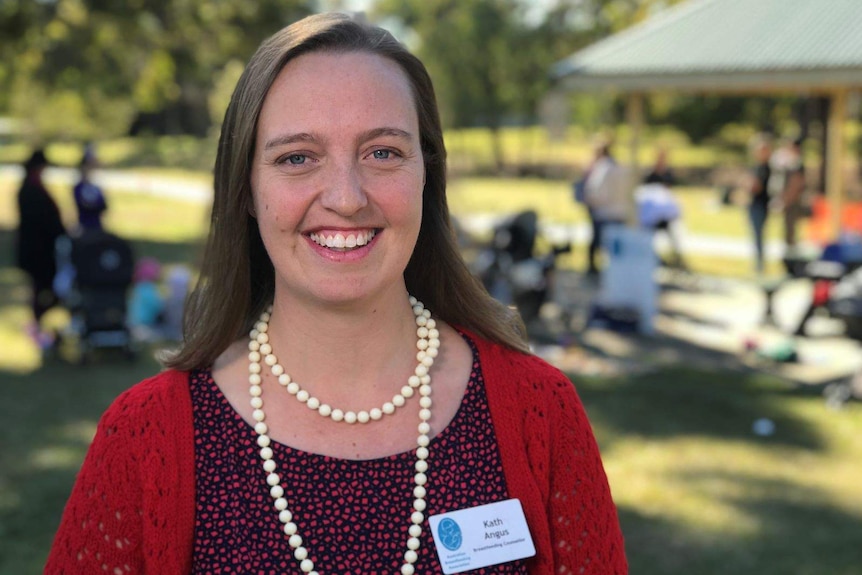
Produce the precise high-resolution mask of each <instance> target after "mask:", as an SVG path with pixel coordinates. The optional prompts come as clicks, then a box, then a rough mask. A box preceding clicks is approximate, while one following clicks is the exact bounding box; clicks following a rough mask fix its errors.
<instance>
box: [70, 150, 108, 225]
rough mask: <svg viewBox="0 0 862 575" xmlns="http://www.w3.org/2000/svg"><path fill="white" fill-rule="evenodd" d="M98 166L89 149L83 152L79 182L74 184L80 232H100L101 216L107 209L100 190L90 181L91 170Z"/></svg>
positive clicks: (93, 154)
mask: <svg viewBox="0 0 862 575" xmlns="http://www.w3.org/2000/svg"><path fill="white" fill-rule="evenodd" d="M97 165H98V161H97V160H96V155H95V153H94V152H93V149H92V148H91V147H89V146H88V147H87V148H86V150H85V151H84V157H83V158H82V159H81V166H80V170H81V180H80V181H79V182H78V183H77V184H75V188H74V190H73V191H74V194H75V206H76V207H77V208H78V225H79V226H80V227H81V230H101V229H102V214H103V213H104V212H105V210H106V209H108V205H107V203H106V202H105V194H104V193H103V192H102V189H101V188H100V187H99V186H97V185H96V184H95V183H93V181H92V180H91V179H90V176H91V174H92V171H93V168H95V167H96V166H97Z"/></svg>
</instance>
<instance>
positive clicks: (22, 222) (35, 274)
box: [15, 149, 66, 347]
mask: <svg viewBox="0 0 862 575" xmlns="http://www.w3.org/2000/svg"><path fill="white" fill-rule="evenodd" d="M47 165H48V159H47V158H46V157H45V152H44V151H43V150H41V149H39V150H36V151H34V152H33V154H32V155H31V156H30V158H29V159H28V160H27V161H26V162H25V163H24V171H25V175H24V181H23V183H22V184H21V188H20V190H19V191H18V213H19V224H18V230H17V236H16V242H15V246H16V247H15V251H16V253H15V256H16V260H15V261H16V264H17V266H18V267H19V268H21V269H22V270H24V272H25V273H26V274H27V275H28V276H30V282H31V285H32V290H33V291H32V302H31V304H32V309H33V318H34V324H33V326H32V328H31V331H32V335H33V336H34V338H36V339H37V342H38V343H39V344H40V345H41V346H43V347H45V346H46V345H47V343H50V342H46V336H45V335H44V334H43V333H42V332H41V328H40V322H41V319H42V316H43V315H44V314H45V312H46V311H48V310H49V309H51V308H52V307H54V306H55V305H56V304H57V296H56V294H55V293H54V289H53V286H52V282H53V280H54V275H55V274H56V271H57V263H56V254H55V245H56V242H57V238H59V237H60V236H62V235H63V234H65V233H66V230H65V228H64V227H63V221H62V219H61V218H60V210H59V208H58V207H57V204H56V203H55V202H54V199H53V198H52V197H51V194H49V193H48V190H47V189H46V188H45V185H44V184H43V183H42V171H43V170H44V169H45V167H46V166H47Z"/></svg>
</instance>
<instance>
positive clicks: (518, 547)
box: [428, 499, 536, 575]
mask: <svg viewBox="0 0 862 575" xmlns="http://www.w3.org/2000/svg"><path fill="white" fill-rule="evenodd" d="M428 522H429V523H430V524H431V534H432V535H433V537H434V546H435V547H436V548H437V557H439V558H440V565H441V566H442V567H443V573H445V574H446V575H450V574H451V573H461V572H462V571H469V570H470V569H479V568H480V567H487V566H489V565H497V564H499V563H506V562H508V561H515V560H516V559H524V558H526V557H532V556H533V555H535V554H536V548H535V547H534V546H533V538H532V537H530V529H529V528H528V527H527V519H526V518H525V517H524V510H523V509H522V508H521V502H520V501H518V500H517V499H508V500H506V501H498V502H497V503H489V504H487V505H480V506H478V507H473V508H471V509H459V510H458V511H452V512H450V513H441V514H440V515H433V516H431V517H429V518H428Z"/></svg>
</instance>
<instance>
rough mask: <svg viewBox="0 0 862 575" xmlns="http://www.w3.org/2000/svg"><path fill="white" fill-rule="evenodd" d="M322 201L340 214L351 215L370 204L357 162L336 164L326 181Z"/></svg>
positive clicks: (329, 208)
mask: <svg viewBox="0 0 862 575" xmlns="http://www.w3.org/2000/svg"><path fill="white" fill-rule="evenodd" d="M321 203H322V204H323V206H324V207H325V208H326V209H328V210H332V211H333V212H336V213H337V214H339V215H342V216H345V217H350V216H352V215H354V214H356V213H357V212H358V211H360V210H361V209H362V208H364V207H365V206H367V205H368V196H366V194H365V190H364V189H363V185H362V178H361V176H360V173H359V167H358V166H357V165H356V164H355V162H345V163H343V164H339V165H334V166H333V167H332V170H330V171H329V173H328V174H327V177H326V181H325V182H324V191H323V194H322V195H321Z"/></svg>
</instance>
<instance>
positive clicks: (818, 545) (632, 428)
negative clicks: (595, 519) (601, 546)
mask: <svg viewBox="0 0 862 575" xmlns="http://www.w3.org/2000/svg"><path fill="white" fill-rule="evenodd" d="M576 381H577V386H578V389H579V391H580V394H581V397H582V399H583V401H584V403H585V405H586V406H587V410H588V412H589V414H590V418H591V421H592V423H593V426H594V428H595V431H596V434H597V436H598V438H599V442H600V445H601V447H602V452H603V457H604V461H605V467H606V471H607V473H608V476H609V481H610V483H611V486H612V489H613V493H614V499H615V501H616V503H617V505H618V507H619V510H620V517H621V521H622V525H623V532H624V534H625V536H626V542H627V552H628V555H629V560H630V563H631V572H632V573H637V574H639V575H651V574H656V575H658V574H662V575H666V574H672V573H697V574H698V575H709V574H716V575H717V574H724V573H741V574H758V575H772V574H774V575H779V574H786V573H794V574H811V575H815V574H823V575H826V574H829V575H838V574H847V575H849V574H850V573H858V569H859V562H860V560H862V551H860V548H859V546H858V534H859V533H860V532H862V531H860V530H862V489H859V474H860V471H862V463H860V462H862V442H860V441H859V440H858V438H859V435H860V432H862V406H860V405H859V404H858V403H857V404H854V405H851V406H850V408H849V409H845V410H842V411H838V412H836V411H831V410H829V409H827V408H825V407H824V403H823V401H822V398H821V397H820V396H819V395H817V394H816V392H813V391H811V390H809V391H805V390H799V389H795V388H793V387H791V386H789V385H787V384H785V383H782V382H781V381H779V380H777V379H774V378H771V377H767V376H762V375H757V374H754V373H743V374H740V373H739V372H731V371H727V372H724V371H718V372H711V371H703V370H698V369H696V368H690V367H680V368H678V369H668V370H662V371H659V372H656V373H653V374H650V375H643V376H638V377H630V378H626V379H624V380H623V379H614V380H602V379H589V380H585V381H581V380H577V379H576ZM763 417H766V418H770V419H771V420H772V421H774V422H775V426H776V427H775V429H776V431H775V433H774V435H772V436H769V437H758V436H755V435H754V434H753V433H752V431H751V430H752V423H753V422H754V421H755V420H757V419H759V418H763Z"/></svg>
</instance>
